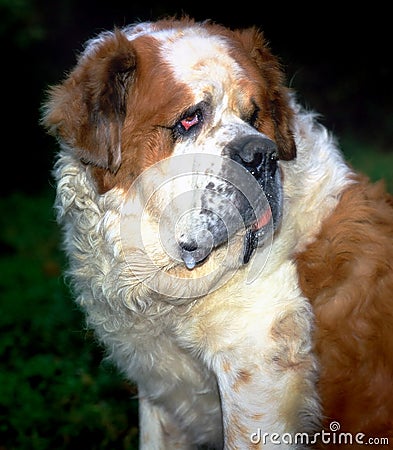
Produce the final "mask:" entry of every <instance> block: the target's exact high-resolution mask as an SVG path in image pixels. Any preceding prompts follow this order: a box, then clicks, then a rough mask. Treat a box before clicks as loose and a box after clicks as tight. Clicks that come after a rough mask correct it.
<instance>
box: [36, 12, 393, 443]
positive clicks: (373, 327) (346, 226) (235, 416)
mask: <svg viewBox="0 0 393 450" xmlns="http://www.w3.org/2000/svg"><path fill="white" fill-rule="evenodd" d="M42 122H43V125H44V126H45V127H46V128H47V130H48V132H49V133H50V134H52V135H54V136H56V137H57V139H58V140H59V144H60V147H61V149H60V151H59V154H58V158H57V160H56V164H55V168H54V176H55V179H56V183H57V197H56V204H55V208H56V211H57V216H58V221H59V223H60V224H61V225H62V229H63V231H64V248H65V251H66V253H67V255H68V258H69V271H68V276H69V277H70V279H71V281H72V286H73V290H74V292H75V296H76V298H77V302H78V304H79V305H80V307H81V308H82V310H83V311H84V312H85V313H86V317H87V323H88V325H89V326H90V327H92V328H93V329H94V330H95V332H96V334H97V337H98V339H99V340H100V341H101V342H102V343H103V344H104V346H105V347H106V348H107V350H108V355H109V357H110V358H111V359H112V361H113V362H114V363H115V364H116V366H117V367H118V368H119V370H120V371H121V372H122V373H124V374H125V376H126V377H127V378H128V379H129V380H132V382H134V383H136V385H137V387H138V399H139V416H140V447H141V448H142V449H149V450H159V449H160V450H161V449H171V450H172V449H175V448H178V449H190V448H197V447H198V446H201V445H202V446H203V445H205V446H208V447H209V448H216V449H221V448H225V449H250V448H252V449H254V448H262V447H263V448H303V447H307V446H308V445H309V446H311V447H318V446H323V447H324V448H326V447H327V448H329V447H330V448H335V449H336V448H340V445H339V444H340V442H339V435H337V436H335V438H334V441H335V442H334V443H333V438H332V435H333V434H334V433H333V431H335V432H337V430H340V432H342V433H347V434H345V436H346V439H347V441H346V442H345V443H348V442H349V441H348V439H349V438H350V439H352V440H353V442H352V441H351V442H352V443H353V446H354V447H355V448H356V446H358V447H359V448H360V447H363V445H364V443H365V442H367V444H370V443H371V441H370V440H369V439H375V440H379V441H374V442H383V443H385V444H387V443H388V444H387V447H389V446H390V448H393V201H392V197H391V196H389V195H388V193H387V192H385V190H384V187H383V185H382V184H380V183H377V184H371V183H370V182H369V181H368V179H367V178H366V177H364V176H362V175H360V174H357V173H356V172H355V171H354V170H353V169H352V168H351V167H350V166H349V165H348V164H347V163H346V162H345V161H344V159H343V156H342V154H341V152H340V150H339V149H338V147H337V144H336V142H335V140H334V138H333V137H332V136H331V134H329V133H328V132H327V130H326V129H325V128H324V127H323V126H322V125H321V124H319V123H318V121H317V119H316V116H315V114H313V113H311V112H308V111H305V110H304V109H303V108H302V107H301V106H300V105H299V102H298V101H297V100H296V98H295V95H294V94H293V93H292V92H291V91H290V90H289V89H288V88H286V87H285V83H284V76H283V74H282V72H281V68H280V65H279V62H278V60H277V59H276V58H275V57H274V56H273V55H272V54H271V52H270V50H269V48H268V46H267V44H266V42H265V40H264V37H263V35H262V33H261V32H259V31H258V30H257V29H256V28H249V29H244V30H230V29H228V28H226V27H223V26H221V25H218V24H216V23H213V22H210V21H206V22H202V23H199V22H196V21H194V20H192V19H191V18H187V17H185V18H180V19H173V18H167V19H163V20H159V21H157V22H151V23H150V22H149V23H146V22H145V23H138V24H134V25H131V26H127V27H125V28H122V29H115V30H114V31H113V32H110V31H105V32H102V33H101V34H99V35H97V36H96V37H94V38H93V39H91V40H90V41H88V42H87V44H86V47H85V49H84V51H83V52H82V53H81V54H80V56H79V58H78V61H77V64H76V67H75V68H74V69H73V70H72V71H71V72H70V73H69V75H68V77H67V78H66V79H65V80H64V82H62V83H61V84H59V85H57V86H54V87H52V88H50V89H49V92H48V98H47V100H46V103H45V105H44V107H43V118H42ZM332 424H333V425H334V427H333V426H332ZM322 431H324V432H325V435H324V439H322V441H323V442H321V439H320V438H321V437H323V436H322ZM328 432H329V433H330V441H329V437H328V436H329V434H328ZM336 434H337V433H336ZM355 439H356V440H355Z"/></svg>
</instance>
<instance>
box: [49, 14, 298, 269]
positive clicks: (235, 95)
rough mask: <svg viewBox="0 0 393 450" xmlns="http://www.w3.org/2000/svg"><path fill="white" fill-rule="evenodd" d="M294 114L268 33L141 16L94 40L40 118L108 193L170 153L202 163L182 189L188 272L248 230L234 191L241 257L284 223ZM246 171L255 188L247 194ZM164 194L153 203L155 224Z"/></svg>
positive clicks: (184, 162) (180, 234)
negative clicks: (283, 166) (284, 181)
mask: <svg viewBox="0 0 393 450" xmlns="http://www.w3.org/2000/svg"><path fill="white" fill-rule="evenodd" d="M291 120H292V111H291V108H290V107H289V100H288V92H287V90H286V88H285V87H284V86H283V77H282V73H281V71H280V68H279V64H278V61H277V60H276V59H275V57H273V56H272V54H271V53H270V51H269V49H268V48H267V46H266V43H265V41H264V38H263V36H262V34H261V33H259V32H258V30H256V29H254V28H251V29H246V30H235V31H232V30H229V29H227V28H224V27H221V26H219V25H216V24H213V23H210V22H205V23H195V22H193V21H192V20H190V19H182V20H163V21H159V22H156V23H141V24H138V25H134V26H130V27H126V28H124V29H122V30H115V31H114V32H113V33H112V32H105V33H102V34H100V35H98V36H97V37H96V38H94V39H92V40H91V41H89V42H88V43H87V46H86V49H85V51H84V52H83V53H82V54H81V56H80V57H79V60H78V63H77V65H76V67H75V69H74V70H73V71H72V72H71V74H70V75H69V77H68V78H67V79H66V80H65V81H64V82H63V83H62V84H61V85H59V86H56V87H54V88H53V89H51V91H50V97H49V100H48V102H47V104H46V106H45V114H44V118H43V122H44V124H45V126H46V127H47V128H48V129H49V131H50V132H51V133H52V134H54V135H56V136H57V137H58V138H59V139H60V141H61V143H62V144H63V146H65V147H66V148H67V151H69V152H72V153H73V154H74V156H75V158H76V159H78V160H79V161H80V164H81V167H83V170H86V171H87V172H89V173H90V175H91V178H92V180H94V185H95V189H96V190H97V191H98V193H99V194H104V193H106V192H107V191H109V190H111V189H112V188H114V187H117V188H120V189H123V190H124V192H126V191H127V190H128V189H129V188H130V187H131V186H133V185H134V184H135V183H136V180H138V177H140V175H141V174H143V173H145V172H146V171H147V170H148V169H150V168H152V167H155V168H156V173H162V171H163V170H164V165H161V166H160V162H163V161H168V160H171V159H172V160H173V161H177V163H176V164H177V167H179V166H181V167H182V169H183V170H184V171H185V172H187V173H191V172H192V171H193V170H194V169H197V172H198V176H197V177H196V178H194V181H193V183H194V185H193V188H194V190H195V192H197V194H196V195H194V196H191V197H190V196H185V197H184V198H183V197H182V205H183V206H182V208H183V211H182V213H181V214H180V215H178V217H177V219H178V220H176V223H175V227H174V231H173V239H174V241H175V242H176V246H177V254H178V257H179V261H180V262H182V261H183V262H184V264H183V266H184V265H185V266H187V268H188V269H192V268H194V267H195V266H196V267H198V266H201V265H202V263H203V262H205V261H206V259H208V256H209V255H210V254H211V252H212V251H213V250H214V249H217V248H219V247H220V245H221V244H222V243H223V242H224V241H226V240H228V239H230V238H231V237H232V236H234V235H238V234H239V230H238V229H237V226H235V225H233V224H235V223H237V222H238V221H236V220H235V219H234V217H233V214H232V213H231V212H230V209H231V208H228V207H227V206H226V205H227V204H226V203H225V199H229V200H230V204H231V205H232V206H234V207H235V209H236V210H237V214H238V215H240V216H241V217H242V220H243V230H242V231H241V233H240V234H242V236H241V239H242V240H243V241H242V242H243V244H242V250H241V253H242V254H241V255H240V256H241V259H242V262H243V263H244V262H247V261H248V259H249V258H250V255H251V253H252V251H253V249H254V247H255V246H256V245H257V242H258V236H261V235H262V234H263V233H262V231H263V229H264V227H266V226H267V225H268V224H269V223H270V224H271V223H273V225H274V227H275V228H277V227H278V225H279V222H280V217H281V209H282V192H281V191H282V189H281V171H280V160H291V159H293V158H295V156H296V148H295V144H294V139H293V136H292V132H291ZM192 155H194V156H192ZM190 158H194V159H193V160H191V159H190ZM192 161H194V163H192ZM157 164H158V166H157ZM165 167H167V166H165ZM168 167H169V166H168ZM198 167H199V168H198ZM209 167H210V168H212V167H214V169H211V170H212V172H211V171H210V172H209ZM165 170H167V169H165ZM168 170H169V169H168ZM172 170H173V168H172ZM176 170H178V169H175V171H174V172H172V173H175V172H176ZM202 172H203V174H202ZM169 173H171V172H170V171H169ZM202 175H203V176H202ZM167 176H168V174H167ZM179 176H180V175H179V174H177V178H179ZM233 178H235V179H233ZM146 180H147V178H146V179H145V181H144V183H145V185H146ZM247 180H248V181H250V180H253V182H254V183H255V185H254V188H252V189H251V190H252V191H253V192H254V194H253V193H245V192H244V189H245V190H247V188H246V187H245V186H244V184H247V183H248V181H247ZM150 181H151V179H150ZM185 183H186V185H184V184H183V185H182V184H181V183H174V184H173V186H175V187H173V186H172V187H173V188H174V189H177V190H178V192H177V194H178V195H180V194H184V192H186V191H188V190H189V188H190V186H191V184H192V183H191V182H190V181H187V182H185ZM187 183H188V184H187ZM190 183H191V184H190ZM250 183H251V184H250ZM250 183H248V184H249V185H250V186H251V185H253V183H252V182H250ZM136 186H137V187H136V188H137V189H138V190H139V191H143V189H142V188H141V184H140V183H136ZM167 190H168V189H166V188H165V189H163V191H164V192H165V195H167V194H168V192H167ZM134 194H135V193H134ZM136 195H139V194H136ZM140 195H142V194H141V193H140ZM168 195H172V196H173V192H172V194H168ZM264 196H265V198H266V199H267V202H268V203H266V201H265V202H264V200H263V198H262V197H264ZM161 197H162V195H161ZM161 197H160V196H159V195H158V196H157V199H156V200H154V201H152V206H151V207H150V216H151V220H153V221H154V220H155V217H156V216H157V212H159V210H160V208H161V207H162V204H163V199H162V198H161ZM188 201H189V205H188V206H187V205H186V203H187V202H188ZM175 203H176V201H175V200H174V204H175ZM177 203H179V202H177ZM257 205H259V206H257ZM261 205H262V206H261ZM187 208H188V210H189V211H191V212H190V213H188V214H185V212H184V211H185V209H187ZM180 209H181V208H180ZM169 216H170V214H169ZM174 216H176V214H174ZM204 231H208V233H204ZM175 259H176V256H175ZM185 270H186V269H185Z"/></svg>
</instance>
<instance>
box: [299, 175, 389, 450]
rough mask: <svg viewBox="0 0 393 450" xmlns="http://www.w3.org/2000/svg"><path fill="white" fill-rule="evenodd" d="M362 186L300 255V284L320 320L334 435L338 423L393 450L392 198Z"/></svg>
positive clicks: (323, 384) (323, 380) (322, 385)
mask: <svg viewBox="0 0 393 450" xmlns="http://www.w3.org/2000/svg"><path fill="white" fill-rule="evenodd" d="M356 181H357V183H356V184H354V185H352V186H351V187H349V188H347V189H346V191H345V192H344V193H343V195H342V197H341V200H340V203H339V204H338V206H337V208H336V209H335V211H334V212H333V213H332V214H331V215H330V217H328V218H327V219H326V220H325V222H324V223H323V225H322V229H321V231H320V233H319V235H318V237H317V239H316V241H315V242H313V243H312V244H311V245H309V246H308V248H307V249H306V250H305V251H304V252H302V253H301V254H299V255H298V256H297V264H298V271H299V279H300V284H301V288H302V289H303V292H304V293H305V295H306V296H307V297H308V298H309V299H310V300H311V302H312V305H313V307H314V311H315V316H316V332H315V340H316V352H317V355H318V356H319V359H320V363H321V374H320V381H319V390H320V394H321V397H322V405H323V408H324V413H325V416H326V421H325V425H326V427H327V429H328V424H329V422H330V421H331V420H336V421H338V422H340V424H341V430H343V431H346V432H352V433H358V432H362V433H365V434H366V435H368V436H372V437H379V436H380V437H390V440H391V444H390V448H393V401H392V399H393V207H392V206H393V199H392V197H391V196H390V195H389V194H387V193H386V192H385V189H384V186H383V185H382V184H380V183H378V184H369V183H368V180H366V179H364V178H360V177H358V178H357V179H356Z"/></svg>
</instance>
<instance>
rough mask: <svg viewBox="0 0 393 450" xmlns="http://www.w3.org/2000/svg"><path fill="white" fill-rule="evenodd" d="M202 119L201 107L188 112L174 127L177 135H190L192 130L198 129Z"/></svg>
mask: <svg viewBox="0 0 393 450" xmlns="http://www.w3.org/2000/svg"><path fill="white" fill-rule="evenodd" d="M202 121H203V115H202V111H201V110H200V109H196V110H194V111H191V112H187V113H186V114H184V116H183V117H182V118H181V119H180V120H179V121H178V122H176V124H175V126H174V128H173V131H174V133H175V136H176V135H177V136H179V137H182V136H186V135H188V134H189V133H191V131H196V130H197V129H198V128H199V125H200V124H201V123H202Z"/></svg>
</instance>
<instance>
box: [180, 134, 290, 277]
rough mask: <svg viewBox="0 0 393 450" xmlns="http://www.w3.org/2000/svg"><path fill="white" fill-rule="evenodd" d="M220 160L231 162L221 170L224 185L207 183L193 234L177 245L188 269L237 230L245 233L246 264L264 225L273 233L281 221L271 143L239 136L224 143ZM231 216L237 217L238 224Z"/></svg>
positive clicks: (274, 150)
mask: <svg viewBox="0 0 393 450" xmlns="http://www.w3.org/2000/svg"><path fill="white" fill-rule="evenodd" d="M223 156H224V157H225V158H229V159H230V160H231V164H228V165H225V164H224V165H223V168H222V180H223V181H222V182H218V183H215V182H209V183H208V185H207V186H206V189H205V193H204V195H203V199H202V206H203V207H202V209H201V210H200V212H199V214H198V215H197V216H196V218H195V220H194V225H193V231H192V232H188V233H186V234H184V235H182V237H181V239H179V241H178V244H179V246H180V253H181V258H182V260H183V261H184V263H185V265H186V266H187V267H188V268H189V269H193V268H194V267H195V266H196V265H197V264H199V263H202V262H203V261H204V260H205V259H206V258H207V257H208V256H209V255H210V253H211V252H212V250H213V249H214V248H216V247H218V246H220V245H221V244H223V243H225V242H227V241H228V239H230V238H231V237H232V236H233V235H234V234H235V233H237V232H239V231H240V228H243V229H244V230H245V234H244V246H243V255H242V257H243V263H244V264H246V263H247V262H248V261H249V259H250V257H251V255H252V253H253V251H254V250H255V248H256V247H257V246H258V244H259V243H260V241H262V240H263V235H264V230H265V229H267V228H268V226H270V228H273V229H274V230H276V229H277V227H278V225H279V223H280V220H281V210H282V191H281V177H280V170H279V168H278V157H277V147H276V144H275V143H274V142H273V141H272V140H270V139H269V138H267V137H266V136H264V135H260V134H258V135H246V136H241V137H238V138H235V139H233V140H232V141H231V142H229V143H228V144H227V146H226V147H225V148H224V150H223ZM225 158H224V159H225ZM234 163H237V164H234ZM234 166H236V169H234ZM245 171H247V172H248V174H251V175H252V178H251V177H250V176H249V175H247V173H246V175H244V173H245ZM239 174H240V175H239ZM250 180H251V181H253V180H254V181H253V182H250ZM255 180H256V182H257V183H255ZM218 194H219V195H218ZM220 198H221V200H220ZM222 198H225V199H226V200H230V201H227V202H225V201H222ZM236 215H237V216H238V215H240V216H241V218H242V223H241V224H240V225H239V220H236Z"/></svg>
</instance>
